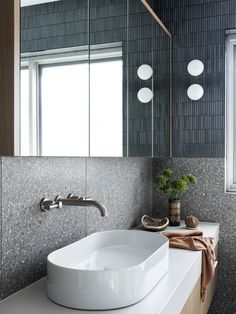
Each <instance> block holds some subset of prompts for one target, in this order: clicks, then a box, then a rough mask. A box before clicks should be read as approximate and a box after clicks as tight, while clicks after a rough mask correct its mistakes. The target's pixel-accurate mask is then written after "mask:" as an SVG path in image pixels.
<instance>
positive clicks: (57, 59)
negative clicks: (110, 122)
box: [15, 42, 122, 156]
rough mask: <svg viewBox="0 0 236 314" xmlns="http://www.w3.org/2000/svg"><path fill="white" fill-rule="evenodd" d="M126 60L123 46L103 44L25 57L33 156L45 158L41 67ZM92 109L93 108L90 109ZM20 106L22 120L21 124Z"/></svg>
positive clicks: (35, 53)
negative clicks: (43, 148) (41, 132)
mask: <svg viewBox="0 0 236 314" xmlns="http://www.w3.org/2000/svg"><path fill="white" fill-rule="evenodd" d="M120 58H122V43H121V42H117V43H112V44H110V43H108V44H101V45H93V46H90V49H88V46H79V47H70V48H62V49H52V50H45V51H39V52H32V53H31V52H30V53H22V54H21V68H28V69H29V104H30V106H29V115H30V116H29V121H30V125H29V133H30V135H29V136H30V138H29V156H41V147H40V142H41V140H40V95H39V67H40V66H42V65H47V64H55V63H66V62H68V63H69V62H88V63H89V62H90V61H91V62H92V61H98V60H109V59H110V60H111V59H112V60H115V59H120ZM88 110H89V108H88ZM20 112H21V110H20V106H19V112H18V118H17V119H16V121H20ZM16 128H17V129H18V132H16V134H17V143H19V148H18V151H19V155H21V144H20V142H21V140H20V130H21V125H20V122H18V123H17V124H15V129H16Z"/></svg>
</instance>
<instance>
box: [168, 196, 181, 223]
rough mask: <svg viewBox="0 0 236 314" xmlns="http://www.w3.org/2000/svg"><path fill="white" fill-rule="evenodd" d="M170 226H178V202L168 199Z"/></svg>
mask: <svg viewBox="0 0 236 314" xmlns="http://www.w3.org/2000/svg"><path fill="white" fill-rule="evenodd" d="M168 218H169V221H170V226H180V200H175V199H169V215H168Z"/></svg>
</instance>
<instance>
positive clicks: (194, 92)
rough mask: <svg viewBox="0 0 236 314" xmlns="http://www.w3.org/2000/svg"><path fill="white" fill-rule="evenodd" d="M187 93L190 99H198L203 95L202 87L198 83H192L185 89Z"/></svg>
mask: <svg viewBox="0 0 236 314" xmlns="http://www.w3.org/2000/svg"><path fill="white" fill-rule="evenodd" d="M187 95H188V97H189V98H190V99H191V100H199V99H201V98H202V96H203V95H204V89H203V87H202V86H201V85H199V84H192V85H191V86H189V88H188V90H187Z"/></svg>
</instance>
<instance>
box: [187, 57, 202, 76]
mask: <svg viewBox="0 0 236 314" xmlns="http://www.w3.org/2000/svg"><path fill="white" fill-rule="evenodd" d="M187 70H188V73H189V74H190V75H192V76H199V75H201V74H202V72H203V71H204V64H203V63H202V61H201V60H197V59H195V60H192V61H190V62H189V64H188V67H187Z"/></svg>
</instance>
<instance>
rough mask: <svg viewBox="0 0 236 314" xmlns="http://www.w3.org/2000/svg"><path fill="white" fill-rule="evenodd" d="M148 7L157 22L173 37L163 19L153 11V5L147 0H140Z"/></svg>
mask: <svg viewBox="0 0 236 314" xmlns="http://www.w3.org/2000/svg"><path fill="white" fill-rule="evenodd" d="M140 1H141V2H142V3H143V4H144V6H145V7H146V9H147V10H148V11H149V13H150V14H151V15H152V16H153V17H154V19H155V20H156V21H157V23H158V24H159V25H160V26H161V28H162V29H163V30H164V31H165V32H166V34H167V35H168V36H169V37H170V38H172V34H171V32H170V31H169V30H168V28H167V27H166V26H165V24H164V23H163V22H162V20H161V19H160V18H159V17H158V15H157V14H156V13H155V12H154V11H153V9H152V7H151V6H150V5H149V4H148V2H147V0H140Z"/></svg>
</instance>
